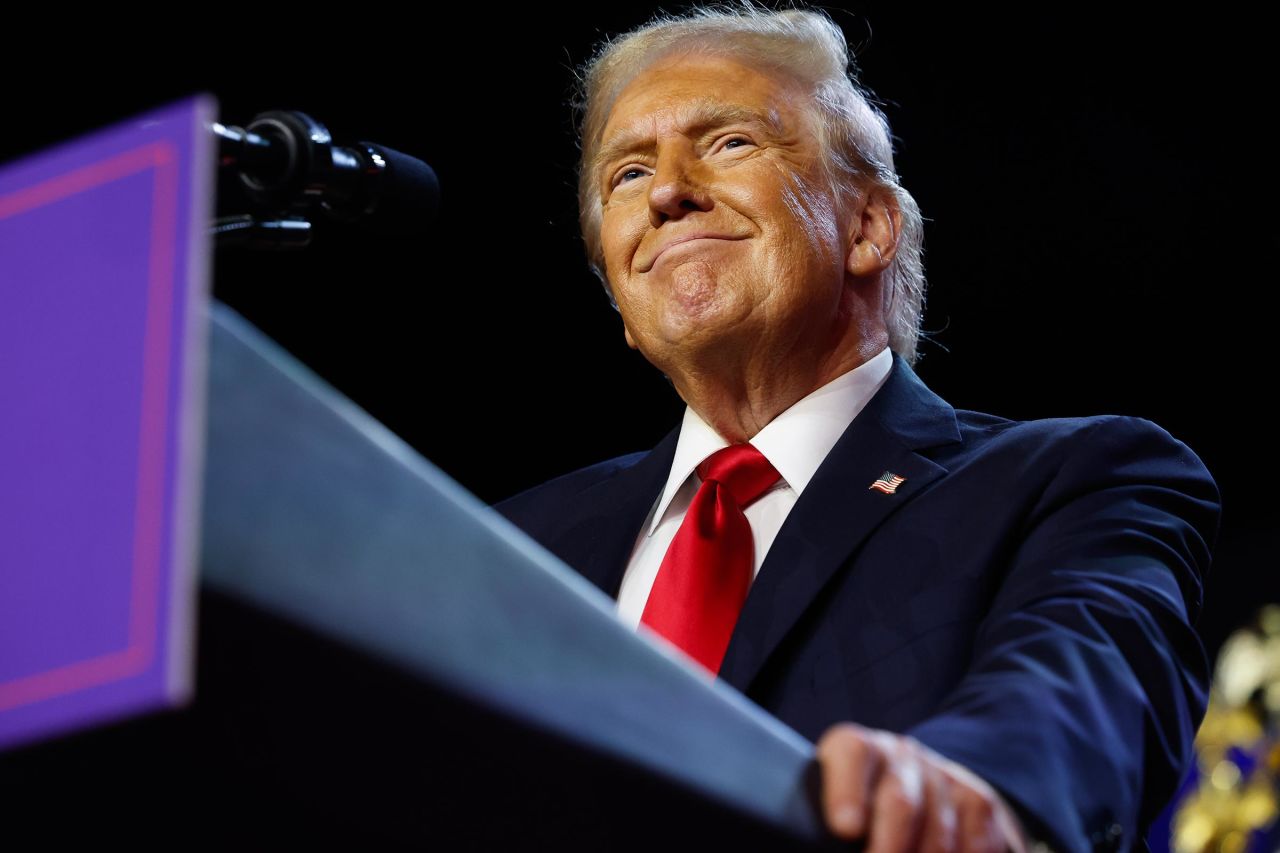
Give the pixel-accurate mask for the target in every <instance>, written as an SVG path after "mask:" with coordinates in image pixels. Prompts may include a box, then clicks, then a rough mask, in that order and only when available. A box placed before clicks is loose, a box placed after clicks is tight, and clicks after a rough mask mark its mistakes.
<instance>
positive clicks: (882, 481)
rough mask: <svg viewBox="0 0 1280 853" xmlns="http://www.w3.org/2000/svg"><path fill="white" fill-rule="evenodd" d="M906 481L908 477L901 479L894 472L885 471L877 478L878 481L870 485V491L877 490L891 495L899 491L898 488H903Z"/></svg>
mask: <svg viewBox="0 0 1280 853" xmlns="http://www.w3.org/2000/svg"><path fill="white" fill-rule="evenodd" d="M906 481H907V478H906V477H900V476H898V475H897V474H895V473H893V472H892V471H885V472H884V473H883V474H881V475H880V476H879V477H877V478H876V481H875V482H874V483H872V484H871V485H870V487H869V489H876V490H877V491H881V492H884V493H885V494H886V495H891V494H893V493H894V492H896V491H898V486H901V485H902V484H903V483H905V482H906Z"/></svg>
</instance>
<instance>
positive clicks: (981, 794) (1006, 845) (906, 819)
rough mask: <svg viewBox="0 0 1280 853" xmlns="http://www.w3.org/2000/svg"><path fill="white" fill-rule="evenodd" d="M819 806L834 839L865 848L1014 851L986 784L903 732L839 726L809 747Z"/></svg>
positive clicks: (1015, 840)
mask: <svg viewBox="0 0 1280 853" xmlns="http://www.w3.org/2000/svg"><path fill="white" fill-rule="evenodd" d="M817 758H818V762H819V764H820V766H821V771H822V805H823V811H824V814H825V816H826V820H827V825H828V827H829V828H830V830H831V832H832V834H833V835H835V836H836V837H838V838H842V839H847V840H854V839H858V838H865V839H866V842H867V846H866V851H867V853H906V851H917V850H919V851H924V853H953V851H954V852H955V853H1005V851H1008V850H1014V851H1017V853H1022V851H1023V850H1025V847H1023V846H1022V843H1021V842H1022V839H1021V836H1020V830H1019V832H1018V833H1014V832H1011V831H1010V830H1009V827H1007V826H1006V825H1005V822H1002V821H1003V820H1004V819H1005V818H1007V819H1008V820H1011V821H1014V822H1015V823H1016V819H1015V818H1013V817H1012V815H1011V813H1009V814H1006V812H1007V807H1006V806H1005V805H1004V803H1003V801H1002V800H1001V799H1000V798H999V795H997V794H996V793H995V790H994V789H993V788H991V786H990V785H988V784H986V783H985V782H984V781H982V780H981V779H979V778H978V777H977V776H975V775H974V774H972V773H971V772H969V771H967V770H965V769H964V768H962V767H960V766H959V765H956V764H954V763H953V762H950V761H948V760H946V759H944V758H943V757H942V756H940V755H937V754H936V753H934V752H932V751H931V750H929V749H927V748H925V747H924V746H922V745H921V744H920V743H919V742H917V741H915V740H914V739H912V738H910V737H904V736H899V735H894V734H891V733H889V732H882V731H876V730H873V729H867V728H863V727H862V726H858V725H855V724H853V723H842V724H839V725H836V726H833V727H832V728H830V729H828V730H827V732H826V734H824V735H823V737H822V739H821V740H819V741H818V744H817Z"/></svg>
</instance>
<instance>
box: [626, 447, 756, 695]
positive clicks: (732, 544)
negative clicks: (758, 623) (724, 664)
mask: <svg viewBox="0 0 1280 853" xmlns="http://www.w3.org/2000/svg"><path fill="white" fill-rule="evenodd" d="M698 476H699V477H701V478H702V486H701V488H699V489H698V493H697V494H696V495H694V497H693V502H692V503H690V504H689V511H688V512H687V513H685V517H684V521H683V522H682V523H681V524H680V529H679V530H677V531H676V535H675V538H674V539H672V540H671V547H670V548H668V549H667V554H666V556H665V557H663V558H662V566H661V567H659V569H658V577H657V578H656V579H655V580H654V582H653V589H652V590H651V591H650V593H649V600H648V602H647V603H646V604H645V606H644V615H643V616H642V617H641V618H640V621H641V623H642V624H645V625H648V626H649V627H650V628H652V629H653V630H655V631H657V632H658V633H659V634H661V635H662V636H664V637H666V638H667V639H668V640H670V641H671V642H673V643H675V644H676V645H677V646H679V647H680V648H682V649H684V651H685V652H686V653H687V654H689V656H690V657H692V658H693V659H694V660H696V661H698V662H699V663H701V664H702V665H703V666H705V667H706V668H707V669H709V670H711V672H713V673H717V672H719V671H720V663H721V661H723V660H724V653H725V650H726V649H728V648H729V637H730V636H731V635H732V634H733V626H734V625H735V624H736V623H737V621H738V613H739V611H741V610H742V603H743V602H744V601H746V598H747V589H748V588H749V587H750V586H751V576H752V567H753V551H754V547H753V545H752V540H751V525H750V524H748V523H747V517H746V516H745V515H743V514H742V510H743V508H745V507H746V506H748V505H750V504H751V503H752V502H754V501H755V500H756V499H757V498H759V497H760V496H761V495H763V494H764V493H765V492H767V491H768V490H769V487H770V486H772V485H773V484H774V483H776V482H777V481H778V476H779V475H778V472H777V470H776V469H774V467H773V466H772V465H770V464H769V460H768V459H765V458H764V456H763V454H761V453H760V451H759V450H756V449H755V448H754V447H752V446H751V445H750V444H732V445H730V446H728V447H726V448H724V449H723V450H719V451H717V452H715V453H713V454H711V455H710V456H708V457H707V458H706V460H705V461H703V463H702V464H701V465H699V466H698Z"/></svg>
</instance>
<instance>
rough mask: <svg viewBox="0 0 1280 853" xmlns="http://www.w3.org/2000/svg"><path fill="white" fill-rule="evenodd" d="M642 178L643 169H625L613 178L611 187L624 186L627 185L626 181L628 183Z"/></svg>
mask: <svg viewBox="0 0 1280 853" xmlns="http://www.w3.org/2000/svg"><path fill="white" fill-rule="evenodd" d="M643 176H644V170H643V169H639V168H633V169H627V170H625V171H622V172H619V173H618V177H616V178H614V180H613V185H614V186H615V187H616V186H618V185H620V184H625V183H627V181H630V180H632V179H634V178H640V177H643Z"/></svg>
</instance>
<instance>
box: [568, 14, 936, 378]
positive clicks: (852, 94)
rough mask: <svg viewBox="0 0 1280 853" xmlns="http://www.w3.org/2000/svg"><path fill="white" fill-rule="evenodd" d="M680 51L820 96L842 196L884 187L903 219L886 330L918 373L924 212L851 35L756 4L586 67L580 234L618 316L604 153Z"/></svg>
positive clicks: (648, 32) (647, 30)
mask: <svg viewBox="0 0 1280 853" xmlns="http://www.w3.org/2000/svg"><path fill="white" fill-rule="evenodd" d="M678 51H687V52H690V53H695V52H702V53H711V54H717V55H723V56H728V57H731V58H739V59H743V60H746V61H748V62H750V63H751V64H753V65H756V66H760V65H763V66H766V67H769V68H771V69H774V70H776V71H778V72H781V73H784V74H787V75H789V76H790V77H792V78H794V79H795V80H797V81H800V82H802V83H804V84H805V85H807V86H809V87H810V89H811V92H812V95H813V100H814V108H815V112H816V115H817V117H818V120H819V128H820V130H819V143H820V145H821V148H822V150H823V151H824V152H826V154H827V156H826V158H825V160H826V167H827V172H828V178H829V180H830V182H831V184H832V186H833V187H835V188H837V191H839V192H841V193H846V194H851V195H856V194H858V193H860V192H863V191H865V190H866V188H868V187H880V188H882V189H883V190H884V191H886V192H887V193H888V194H889V195H890V196H892V198H893V199H894V201H895V202H896V204H897V206H898V209H899V211H900V212H901V215H902V226H901V229H900V230H901V233H900V235H899V240H898V250H897V254H896V255H895V256H894V258H893V260H891V261H890V263H889V266H888V267H887V268H886V270H885V272H884V282H885V295H886V298H885V317H884V320H885V326H886V328H887V330H888V333H889V346H890V348H891V349H893V351H894V352H896V353H898V354H899V355H901V356H902V357H903V358H904V359H906V360H907V362H908V363H914V362H915V360H916V344H917V342H918V340H919V337H920V322H921V319H922V317H923V311H924V291H925V278H924V258H923V238H924V228H923V223H922V220H921V216H920V209H919V207H918V206H917V205H916V202H915V199H913V198H912V197H911V194H910V193H908V192H907V191H906V190H905V189H903V188H902V186H901V185H900V184H899V182H898V175H897V172H896V171H895V170H894V166H893V145H892V143H891V141H890V134H889V123H888V121H887V120H886V119H885V117H884V114H883V113H882V112H881V111H880V110H879V109H878V108H876V106H875V105H874V104H872V102H871V99H870V97H869V94H868V93H867V92H865V91H864V90H863V89H862V87H861V86H860V85H859V84H858V82H857V77H856V67H855V66H854V63H853V60H852V57H851V56H850V54H849V49H848V45H847V43H846V41H845V37H844V33H843V32H841V30H840V28H839V27H838V26H837V25H836V24H835V23H834V22H833V21H832V20H831V19H830V18H828V17H827V16H826V15H825V14H822V13H819V12H814V11H807V10H801V9H787V10H782V11H773V10H770V9H766V8H763V7H760V6H757V5H755V4H754V3H752V2H749V0H747V2H743V4H742V5H741V6H702V7H694V8H693V9H690V10H689V11H688V12H686V13H685V14H684V15H681V16H674V15H669V14H666V13H662V14H659V15H658V16H657V17H656V18H654V19H653V20H651V21H650V22H649V23H647V24H645V25H644V26H642V27H640V28H639V29H636V30H633V31H632V32H630V33H626V34H624V35H621V36H618V37H616V38H613V39H609V40H606V41H605V42H604V43H602V44H601V45H600V46H599V47H598V48H597V50H596V53H595V55H594V56H593V57H592V58H591V59H590V60H589V61H588V62H587V63H586V65H585V66H584V67H583V69H582V71H581V72H580V74H579V77H578V91H577V93H576V95H575V98H574V103H573V106H574V108H575V109H576V110H578V112H579V125H578V126H579V140H580V147H581V154H582V156H581V159H580V161H579V165H578V210H579V224H580V225H581V228H582V240H583V243H584V244H585V245H586V250H587V260H588V264H589V265H590V267H591V270H592V272H594V273H595V274H596V276H597V277H598V278H599V279H600V281H601V283H602V284H603V285H604V288H605V292H606V293H608V294H609V300H610V302H613V303H614V307H615V308H616V307H617V303H616V302H614V299H613V293H612V291H611V289H610V287H609V281H608V278H607V277H606V275H605V271H604V258H603V251H602V248H601V241H600V227H601V204H600V197H599V189H598V187H597V182H596V180H595V175H594V171H595V164H594V160H595V157H596V152H597V151H598V150H599V147H600V142H601V134H602V133H603V132H604V127H605V124H606V123H607V122H608V119H609V113H610V112H611V111H612V109H613V105H614V102H615V101H616V100H617V98H618V95H619V94H620V93H621V92H622V90H623V89H624V88H626V86H627V84H628V83H630V82H631V81H632V80H633V79H635V78H636V76H638V75H639V74H640V73H641V72H642V71H644V70H645V68H647V67H648V66H650V65H652V64H653V63H654V62H656V61H657V60H659V59H661V58H663V57H665V56H669V55H670V54H672V53H675V52H678Z"/></svg>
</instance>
